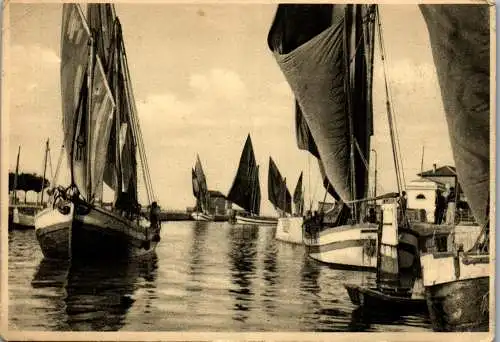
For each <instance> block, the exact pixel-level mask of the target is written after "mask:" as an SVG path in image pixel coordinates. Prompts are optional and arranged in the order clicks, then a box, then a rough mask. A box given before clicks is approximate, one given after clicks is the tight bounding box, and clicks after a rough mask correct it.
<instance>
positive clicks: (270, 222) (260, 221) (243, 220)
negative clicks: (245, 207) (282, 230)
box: [236, 215, 278, 226]
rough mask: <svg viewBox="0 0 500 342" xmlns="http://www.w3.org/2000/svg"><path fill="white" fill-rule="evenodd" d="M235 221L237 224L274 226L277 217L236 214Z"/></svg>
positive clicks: (276, 222)
mask: <svg viewBox="0 0 500 342" xmlns="http://www.w3.org/2000/svg"><path fill="white" fill-rule="evenodd" d="M236 223H239V224H255V225H259V226H275V225H277V224H278V219H277V218H271V217H270V218H264V217H259V216H254V217H252V216H250V217H248V216H239V215H236Z"/></svg>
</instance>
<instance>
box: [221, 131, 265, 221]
mask: <svg viewBox="0 0 500 342" xmlns="http://www.w3.org/2000/svg"><path fill="white" fill-rule="evenodd" d="M256 170H257V162H256V160H255V155H254V152H253V146H252V139H251V138H250V134H249V135H248V137H247V140H246V141H245V145H244V147H243V152H242V153H241V157H240V162H239V164H238V170H237V171H236V176H235V178H234V181H233V184H232V186H231V189H230V190H229V193H228V195H227V198H228V199H229V200H230V201H231V202H233V203H235V204H237V205H239V206H240V207H242V208H243V209H245V210H247V211H248V212H254V213H255V209H254V208H255V202H256V200H255V201H254V199H255V196H256V193H257V192H258V196H259V201H258V203H259V208H260V185H259V179H258V172H257V171H256ZM256 177H257V178H256ZM252 209H254V210H252ZM259 210H260V209H259Z"/></svg>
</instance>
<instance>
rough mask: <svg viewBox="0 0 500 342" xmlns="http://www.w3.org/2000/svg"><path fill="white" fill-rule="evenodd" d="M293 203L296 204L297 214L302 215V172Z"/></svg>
mask: <svg viewBox="0 0 500 342" xmlns="http://www.w3.org/2000/svg"><path fill="white" fill-rule="evenodd" d="M293 204H294V205H295V214H297V215H300V216H302V214H303V213H304V193H303V192H302V172H301V173H300V176H299V180H298V181H297V185H296V186H295V191H294V192H293Z"/></svg>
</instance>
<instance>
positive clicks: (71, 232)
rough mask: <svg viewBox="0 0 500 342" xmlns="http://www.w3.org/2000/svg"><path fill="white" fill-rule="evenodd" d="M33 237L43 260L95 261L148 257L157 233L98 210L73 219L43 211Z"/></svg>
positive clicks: (105, 211)
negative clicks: (44, 258) (37, 243)
mask: <svg viewBox="0 0 500 342" xmlns="http://www.w3.org/2000/svg"><path fill="white" fill-rule="evenodd" d="M37 223H38V225H39V226H38V227H36V230H35V232H36V237H37V240H38V242H39V244H40V247H41V249H42V252H43V254H44V256H45V257H46V258H51V259H68V258H69V257H70V256H71V258H73V259H99V258H106V259H110V258H123V257H134V256H139V255H144V254H148V253H151V252H153V251H154V250H155V247H156V245H157V244H158V242H159V240H160V239H159V235H158V234H159V231H153V230H152V229H151V228H148V227H144V226H138V225H137V224H135V223H134V222H132V221H130V220H127V219H125V218H123V217H121V216H119V215H117V214H115V213H112V212H109V211H107V210H104V209H101V208H92V209H90V211H88V212H85V213H80V214H78V215H75V216H74V217H73V215H72V214H71V213H68V214H66V215H62V214H61V213H59V212H58V211H57V209H55V210H46V211H44V212H42V213H41V214H40V215H39V219H38V221H37Z"/></svg>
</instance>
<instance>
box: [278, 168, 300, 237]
mask: <svg viewBox="0 0 500 342" xmlns="http://www.w3.org/2000/svg"><path fill="white" fill-rule="evenodd" d="M293 204H294V208H295V210H294V212H293V214H292V216H288V217H280V218H278V226H277V227H276V233H275V235H274V238H275V239H277V240H280V241H284V242H291V243H296V244H302V225H303V224H304V216H303V215H304V191H303V189H302V172H301V173H300V176H299V179H298V180H297V185H296V186H295V191H294V192H293Z"/></svg>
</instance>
